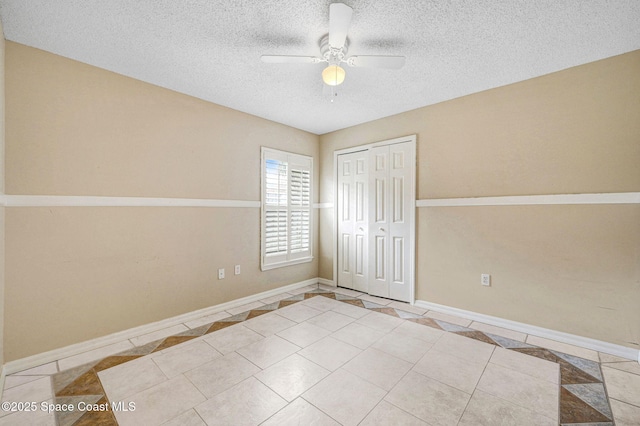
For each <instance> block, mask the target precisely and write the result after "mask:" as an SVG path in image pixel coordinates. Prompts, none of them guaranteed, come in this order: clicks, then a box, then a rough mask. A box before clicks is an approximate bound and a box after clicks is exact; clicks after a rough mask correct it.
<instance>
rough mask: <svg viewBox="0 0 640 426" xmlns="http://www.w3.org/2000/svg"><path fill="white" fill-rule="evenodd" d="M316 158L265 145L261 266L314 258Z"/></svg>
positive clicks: (294, 262) (289, 263)
mask: <svg viewBox="0 0 640 426" xmlns="http://www.w3.org/2000/svg"><path fill="white" fill-rule="evenodd" d="M312 176H313V160H312V158H311V157H307V156H305V155H298V154H291V153H288V152H284V151H277V150H274V149H269V148H262V243H261V246H262V256H261V258H262V264H261V268H262V270H263V271H264V270H267V269H273V268H278V267H281V266H287V265H294V264H296V263H302V262H309V261H311V259H312V257H311V255H312V253H311V219H312V211H311V200H312V194H311V187H312V182H311V179H312Z"/></svg>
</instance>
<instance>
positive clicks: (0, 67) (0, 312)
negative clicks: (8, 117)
mask: <svg viewBox="0 0 640 426" xmlns="http://www.w3.org/2000/svg"><path fill="white" fill-rule="evenodd" d="M4 50H5V42H4V32H3V30H2V23H0V195H2V194H4V164H5V162H4ZM4 264H5V262H4V205H2V204H0V369H2V365H3V364H4V315H5V314H4V313H5V309H4Z"/></svg>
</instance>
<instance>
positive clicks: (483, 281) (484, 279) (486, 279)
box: [480, 274, 491, 286]
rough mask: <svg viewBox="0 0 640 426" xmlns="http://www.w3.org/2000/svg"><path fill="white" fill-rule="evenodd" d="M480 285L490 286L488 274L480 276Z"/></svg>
mask: <svg viewBox="0 0 640 426" xmlns="http://www.w3.org/2000/svg"><path fill="white" fill-rule="evenodd" d="M480 284H482V285H486V286H490V285H491V275H489V274H481V275H480Z"/></svg>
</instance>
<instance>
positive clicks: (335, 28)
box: [260, 3, 405, 87]
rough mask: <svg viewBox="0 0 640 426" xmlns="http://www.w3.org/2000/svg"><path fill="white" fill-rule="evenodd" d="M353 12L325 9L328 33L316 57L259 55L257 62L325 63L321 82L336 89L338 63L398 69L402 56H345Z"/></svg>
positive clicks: (339, 73)
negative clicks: (327, 16) (327, 13)
mask: <svg viewBox="0 0 640 426" xmlns="http://www.w3.org/2000/svg"><path fill="white" fill-rule="evenodd" d="M352 15H353V9H351V8H350V7H349V6H347V5H346V4H343V3H333V4H331V5H330V6H329V34H327V35H325V36H324V37H322V39H321V40H320V54H321V56H320V57H315V56H282V55H262V56H261V58H260V59H261V60H262V62H265V63H271V64H282V63H290V64H291V63H305V64H318V63H320V62H325V63H328V66H327V67H326V68H325V69H324V70H323V71H322V81H323V82H324V83H325V84H326V85H328V86H332V87H335V86H338V85H340V84H342V83H343V82H344V79H345V77H346V72H345V70H344V68H342V67H341V66H340V65H341V64H347V65H348V66H350V67H363V68H364V67H370V68H387V69H399V68H402V67H403V66H404V62H405V58H404V56H380V55H369V56H351V57H347V51H348V48H349V41H348V39H347V33H348V32H349V26H350V25H351V17H352Z"/></svg>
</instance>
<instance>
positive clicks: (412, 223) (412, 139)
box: [332, 135, 418, 305]
mask: <svg viewBox="0 0 640 426" xmlns="http://www.w3.org/2000/svg"><path fill="white" fill-rule="evenodd" d="M406 142H408V143H410V144H411V146H412V148H413V152H414V160H415V161H414V162H413V164H412V165H413V180H412V182H411V189H410V193H411V194H412V196H413V197H412V198H413V203H412V204H413V208H412V209H411V211H410V212H409V214H408V216H409V217H408V219H409V229H410V236H409V249H410V250H409V271H410V277H409V282H410V283H411V286H410V290H411V295H410V297H409V303H410V304H412V305H413V304H414V303H415V294H416V282H415V277H416V207H415V205H416V204H415V201H416V189H417V173H416V171H417V161H418V156H417V149H416V148H417V144H416V135H408V136H402V137H399V138H394V139H387V140H383V141H378V142H373V143H369V144H365V145H358V146H354V147H351V148H344V149H339V150H336V151H333V230H332V238H333V280H332V281H333V285H334V286H335V287H337V286H338V155H341V154H350V153H353V152H358V151H369V150H370V149H371V148H375V147H378V146H387V145H395V144H399V143H406Z"/></svg>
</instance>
